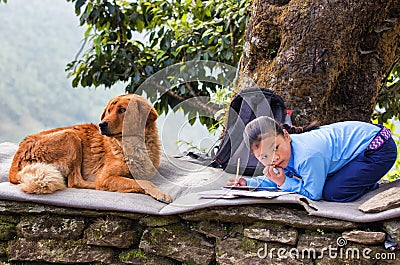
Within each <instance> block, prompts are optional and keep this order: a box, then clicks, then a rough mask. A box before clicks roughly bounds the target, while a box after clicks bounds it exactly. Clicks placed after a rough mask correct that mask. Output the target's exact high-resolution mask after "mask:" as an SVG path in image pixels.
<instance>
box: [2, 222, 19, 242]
mask: <svg viewBox="0 0 400 265" xmlns="http://www.w3.org/2000/svg"><path fill="white" fill-rule="evenodd" d="M16 234H17V229H16V226H15V224H14V223H9V222H6V221H2V220H0V240H5V241H6V240H10V239H12V238H14V236H15V235H16Z"/></svg>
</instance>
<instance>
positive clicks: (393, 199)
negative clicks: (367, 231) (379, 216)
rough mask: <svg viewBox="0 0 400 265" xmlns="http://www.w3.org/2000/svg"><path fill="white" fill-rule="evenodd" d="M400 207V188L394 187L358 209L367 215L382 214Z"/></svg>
mask: <svg viewBox="0 0 400 265" xmlns="http://www.w3.org/2000/svg"><path fill="white" fill-rule="evenodd" d="M399 206H400V188H399V187H393V188H390V189H388V190H385V191H383V192H381V193H378V194H377V195H375V196H374V197H372V198H371V199H369V200H368V201H366V202H364V203H363V204H362V205H360V207H358V209H359V210H360V211H362V212H365V213H375V212H382V211H385V210H388V209H392V208H395V207H399Z"/></svg>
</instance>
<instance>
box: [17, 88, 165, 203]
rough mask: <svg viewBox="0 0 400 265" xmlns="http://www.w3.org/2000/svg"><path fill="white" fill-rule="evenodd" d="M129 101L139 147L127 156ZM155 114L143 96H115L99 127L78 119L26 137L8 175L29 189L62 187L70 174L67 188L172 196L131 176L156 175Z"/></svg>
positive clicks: (50, 190) (39, 190)
mask: <svg viewBox="0 0 400 265" xmlns="http://www.w3.org/2000/svg"><path fill="white" fill-rule="evenodd" d="M129 103H131V105H133V106H132V108H130V110H131V109H132V111H130V112H132V115H131V116H132V117H135V121H134V122H133V124H132V125H129V126H131V127H132V128H136V129H135V131H136V134H135V135H133V136H132V137H133V138H132V139H133V140H134V141H133V143H136V144H137V148H136V147H129V148H128V149H131V150H134V153H130V154H129V159H126V157H124V154H123V149H122V131H123V120H124V117H125V112H126V110H127V108H128V104H129ZM157 117H158V115H157V112H156V111H155V109H154V108H153V107H152V106H151V105H150V104H149V103H148V102H147V101H146V100H145V99H144V98H143V97H141V96H138V95H132V94H130V95H122V96H119V97H116V98H113V99H111V100H110V101H109V103H108V105H107V107H106V108H105V109H104V112H103V114H102V116H101V123H100V124H99V127H98V126H96V125H94V124H84V125H76V126H71V127H66V128H58V129H52V130H48V131H44V132H40V133H38V134H33V135H30V136H28V137H26V138H25V139H24V140H23V141H22V142H21V143H20V145H19V148H18V151H17V152H16V154H15V156H14V159H13V162H12V165H11V168H10V172H9V181H10V182H11V183H14V184H19V187H20V188H21V190H22V191H24V192H27V193H37V194H45V193H53V192H54V191H56V190H61V189H64V188H65V179H67V185H68V187H69V188H86V189H97V190H105V191H116V192H137V193H144V194H149V195H151V196H152V197H154V198H155V199H157V200H160V201H163V202H171V201H172V197H171V196H170V195H168V194H166V193H164V192H162V191H161V190H160V189H159V188H158V187H157V186H155V185H154V184H153V183H152V182H150V181H148V180H135V179H133V177H135V178H141V179H143V178H145V179H148V178H150V177H153V176H154V175H155V174H156V170H157V168H158V167H159V165H160V155H161V152H160V146H161V144H160V140H159V137H158V131H157V126H156V119H157ZM129 122H130V121H129ZM141 122H143V125H141V124H140V123H141ZM128 131H129V130H128ZM124 137H125V136H124ZM131 142H132V141H131ZM124 147H125V146H124ZM132 148H133V149H132ZM126 161H127V162H126ZM131 172H132V174H133V176H132V174H131Z"/></svg>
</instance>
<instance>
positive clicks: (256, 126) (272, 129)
mask: <svg viewBox="0 0 400 265" xmlns="http://www.w3.org/2000/svg"><path fill="white" fill-rule="evenodd" d="M318 127H319V122H317V121H313V122H312V123H310V124H309V125H307V126H305V127H297V126H290V125H288V124H279V123H278V122H277V121H276V120H274V119H273V118H271V117H268V116H261V117H259V118H257V119H254V120H252V121H251V122H249V123H248V124H247V125H246V127H245V129H244V132H243V138H244V141H245V143H246V145H247V146H248V147H249V149H250V150H253V147H258V146H259V144H260V142H261V140H262V139H263V138H265V137H268V136H278V135H282V136H284V130H286V131H287V132H288V133H289V134H299V133H304V132H308V131H311V130H314V129H316V128H318Z"/></svg>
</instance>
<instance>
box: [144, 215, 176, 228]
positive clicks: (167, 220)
mask: <svg viewBox="0 0 400 265" xmlns="http://www.w3.org/2000/svg"><path fill="white" fill-rule="evenodd" d="M180 221H181V219H180V218H179V216H177V215H171V216H156V215H149V216H145V217H143V218H142V219H140V220H139V224H140V225H142V226H151V227H158V226H166V225H170V224H175V223H179V222H180Z"/></svg>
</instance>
